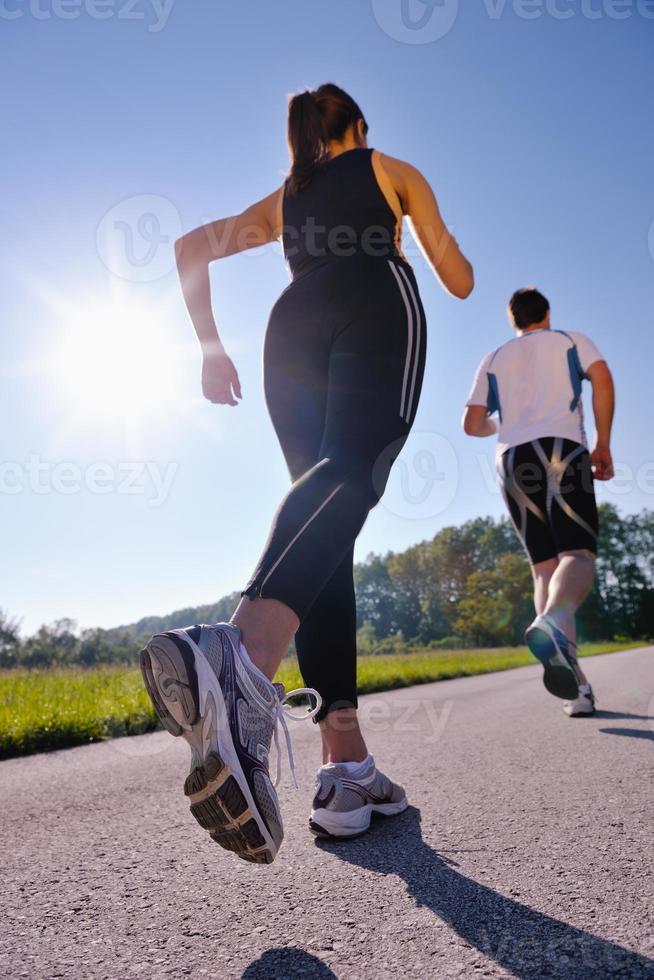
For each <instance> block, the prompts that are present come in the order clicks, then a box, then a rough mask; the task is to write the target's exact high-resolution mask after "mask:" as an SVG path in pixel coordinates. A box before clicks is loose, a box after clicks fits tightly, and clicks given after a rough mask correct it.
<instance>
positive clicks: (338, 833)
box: [309, 797, 409, 840]
mask: <svg viewBox="0 0 654 980" xmlns="http://www.w3.org/2000/svg"><path fill="white" fill-rule="evenodd" d="M408 805H409V801H408V800H407V799H406V797H405V798H404V799H403V800H400V802H399V803H379V804H370V803H369V804H367V805H366V806H362V807H361V808H360V809H359V810H353V811H352V813H361V814H362V816H363V820H362V822H361V825H360V826H354V825H352V824H351V825H350V826H347V825H346V824H341V826H340V827H339V825H338V819H337V818H338V817H339V814H338V813H337V812H336V811H333V810H314V811H313V813H312V814H311V816H310V817H309V830H310V831H311V833H312V834H314V835H315V836H316V837H329V838H331V839H332V840H352V838H354V837H360V836H361V835H362V834H365V833H367V832H368V831H369V830H370V824H371V821H372V818H373V816H380V817H395V816H397V814H398V813H403V812H404V810H406V808H407V807H408ZM330 825H331V826H330Z"/></svg>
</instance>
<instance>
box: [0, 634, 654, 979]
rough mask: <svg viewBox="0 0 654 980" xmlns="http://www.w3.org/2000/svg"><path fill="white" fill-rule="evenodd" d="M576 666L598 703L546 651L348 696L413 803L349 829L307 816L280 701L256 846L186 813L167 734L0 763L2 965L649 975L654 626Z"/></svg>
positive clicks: (163, 972) (126, 974) (85, 973)
mask: <svg viewBox="0 0 654 980" xmlns="http://www.w3.org/2000/svg"><path fill="white" fill-rule="evenodd" d="M586 666H587V669H588V672H589V674H590V676H591V679H592V681H593V682H594V685H595V688H596V692H597V694H598V696H599V701H600V708H601V710H600V711H599V712H598V714H597V715H596V717H594V718H592V719H568V718H566V717H565V715H563V713H562V711H561V709H560V703H559V702H558V701H556V700H555V699H554V698H551V697H550V696H549V695H547V694H546V692H545V690H544V688H543V687H542V684H541V681H540V676H541V670H540V667H538V666H534V667H526V668H522V669H520V670H514V671H509V672H507V673H501V674H492V675H486V676H483V677H474V678H464V679H460V680H454V681H448V682H445V683H440V684H430V685H426V686H423V687H414V688H408V689H406V690H403V691H394V692H389V693H387V694H380V695H372V696H369V697H366V698H364V699H363V700H362V711H363V714H364V716H365V718H367V721H368V727H369V732H370V738H369V741H370V745H371V748H372V750H373V751H374V753H375V756H376V758H377V762H378V765H379V766H380V768H382V769H384V770H386V771H388V772H389V773H390V774H392V775H393V776H394V777H395V778H396V779H399V780H402V781H403V782H404V784H405V786H406V788H407V792H408V796H409V800H410V802H411V803H412V806H411V807H410V808H409V810H408V811H406V813H404V814H402V815H401V816H399V817H395V818H392V819H390V820H388V821H381V822H379V823H377V824H376V825H375V828H374V830H373V832H372V833H370V834H369V835H367V836H366V837H362V838H359V839H358V840H356V841H351V842H347V843H340V844H331V843H330V844H318V843H317V842H316V841H315V840H314V838H313V837H312V836H311V835H310V834H309V832H308V830H307V816H308V812H309V806H310V799H311V795H312V784H313V770H314V767H315V766H316V765H317V763H318V740H317V733H316V730H315V726H314V725H313V724H312V723H311V722H307V723H304V724H294V725H293V728H292V733H293V734H294V736H295V739H294V744H295V751H296V757H297V763H298V778H299V781H300V785H301V789H300V790H299V791H296V790H294V789H293V788H292V786H291V784H290V779H289V776H288V772H287V770H285V776H284V780H283V786H282V789H281V793H280V795H281V799H282V804H283V807H284V815H285V822H286V840H285V842H284V845H283V847H282V850H281V852H280V854H279V857H278V858H277V860H276V862H275V863H274V864H273V865H271V866H269V867H259V866H253V865H248V864H246V863H244V862H241V861H239V860H238V859H237V858H235V857H233V856H232V855H230V854H227V853H226V852H224V851H223V850H221V849H220V848H219V847H217V846H216V845H215V844H213V843H212V842H211V840H210V838H209V837H208V835H207V834H205V833H204V832H203V831H201V829H200V828H199V827H198V826H197V824H196V823H195V822H194V821H193V820H192V818H191V817H190V815H189V814H188V812H187V809H186V802H185V799H184V797H183V795H182V793H181V785H182V781H183V778H184V776H185V773H186V769H187V757H188V749H187V747H186V745H185V744H184V743H183V742H182V741H181V740H175V739H173V738H171V737H170V736H169V735H167V734H165V733H156V734H153V735H145V736H141V737H137V738H130V739H117V740H115V741H112V742H106V743H103V744H99V745H90V746H87V747H83V748H78V749H70V750H68V751H64V752H56V753H52V754H48V755H39V756H33V757H31V758H28V759H22V760H21V759H16V760H10V761H7V762H3V763H2V764H0V792H1V796H0V801H1V802H0V814H1V820H2V824H1V831H0V843H1V846H2V865H3V871H2V888H1V889H0V916H1V918H0V929H1V930H2V936H1V942H0V976H2V977H3V978H14V977H25V978H30V980H33V978H55V977H56V978H60V977H61V978H72V977H75V978H84V980H86V978H101V977H103V978H120V980H131V978H159V977H162V978H169V977H174V978H176V977H184V976H192V977H208V978H213V980H223V978H228V980H231V978H240V977H244V978H261V977H275V978H277V977H279V978H286V977H316V978H329V977H338V978H340V980H343V978H347V980H355V978H366V980H367V978H371V980H372V978H375V980H377V978H382V977H392V978H395V977H402V978H408V977H411V978H413V977H419V978H423V977H437V978H438V977H465V978H468V977H525V978H526V977H561V978H566V980H569V978H582V977H583V978H594V980H595V978H600V980H603V978H606V977H639V978H640V977H654V940H653V938H652V933H653V929H652V922H653V919H654V902H653V898H654V875H653V873H652V870H653V869H652V860H651V859H652V851H653V849H654V848H653V830H654V826H653V825H654V819H653V818H654V806H653V800H652V796H653V793H652V786H653V781H652V776H653V774H654V648H651V647H650V648H647V649H640V650H636V651H629V652H625V653H621V654H616V655H611V656H604V657H597V658H594V659H592V660H589V661H586Z"/></svg>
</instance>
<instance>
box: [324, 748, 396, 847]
mask: <svg viewBox="0 0 654 980" xmlns="http://www.w3.org/2000/svg"><path fill="white" fill-rule="evenodd" d="M368 759H369V760H370V762H369V765H368V767H367V769H366V770H365V771H364V772H363V774H362V775H361V776H357V778H356V779H354V778H353V777H352V776H351V775H350V772H351V770H350V769H349V767H348V766H347V765H344V764H342V763H329V764H328V765H325V766H322V767H321V768H320V769H319V770H318V775H317V776H316V787H315V796H314V798H313V807H312V810H311V817H310V818H309V828H310V830H311V831H312V832H313V833H314V834H315V835H316V836H317V837H340V838H345V837H357V836H358V835H359V834H362V833H364V832H365V831H366V830H368V829H369V827H370V821H371V819H372V815H373V813H379V814H382V815H383V816H386V817H390V816H393V815H394V814H396V813H401V812H402V811H403V810H406V808H407V806H408V802H407V798H406V794H405V792H404V790H403V789H402V787H401V786H398V785H397V783H393V782H391V780H390V779H389V778H388V777H387V776H384V775H383V773H381V772H378V771H377V769H376V768H375V760H374V759H373V758H372V756H368Z"/></svg>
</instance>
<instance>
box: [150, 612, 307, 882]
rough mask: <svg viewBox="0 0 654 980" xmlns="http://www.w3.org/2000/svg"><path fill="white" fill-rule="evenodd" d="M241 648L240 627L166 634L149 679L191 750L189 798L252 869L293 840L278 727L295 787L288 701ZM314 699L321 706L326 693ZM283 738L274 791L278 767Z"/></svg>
mask: <svg viewBox="0 0 654 980" xmlns="http://www.w3.org/2000/svg"><path fill="white" fill-rule="evenodd" d="M240 640H241V633H240V630H239V629H238V627H236V626H234V625H233V624H232V623H216V624H215V625H213V626H207V625H197V626H191V627H188V628H187V629H176V630H168V631H167V632H166V633H157V634H156V635H155V636H153V637H152V639H151V640H150V642H149V643H147V644H146V646H145V648H144V650H143V651H142V652H141V671H142V674H143V680H144V682H145V687H146V689H147V692H148V694H149V695H150V699H151V701H152V703H153V705H154V708H155V711H156V712H157V714H158V715H159V718H160V719H161V721H162V722H163V725H164V727H165V728H166V729H167V730H168V731H169V732H170V734H171V735H181V736H182V737H183V738H184V739H186V741H187V742H188V744H189V745H190V747H191V771H190V773H189V775H188V776H187V778H186V782H185V784H184V793H185V794H186V796H187V797H188V799H189V802H190V804H191V813H192V814H193V816H194V817H195V819H196V820H197V822H198V823H199V824H200V826H201V827H203V828H204V829H205V830H207V831H209V834H210V836H211V838H212V839H213V840H214V841H215V842H216V843H217V844H220V846H221V847H224V848H225V849H226V850H228V851H233V852H234V853H235V854H237V855H238V857H240V858H243V860H245V861H251V862H253V863H255V864H270V863H271V862H272V861H273V860H274V858H275V855H276V854H277V851H278V850H279V846H280V844H281V842H282V838H283V836H284V830H283V824H282V816H281V813H280V810H279V801H278V799H277V793H276V791H275V787H276V785H277V782H278V781H279V775H280V770H279V767H280V760H279V745H278V736H277V726H278V723H279V724H280V725H281V727H282V728H283V730H284V734H285V735H286V742H287V747H288V753H289V761H290V763H291V773H292V775H293V780H294V781H295V773H294V766H293V756H292V753H291V743H290V738H289V735H288V730H287V728H286V722H285V720H284V713H283V712H284V709H285V704H284V702H285V698H286V695H284V692H283V688H282V687H281V685H277V684H271V683H270V681H269V680H268V678H267V677H265V676H264V675H263V674H262V673H261V671H260V670H259V669H258V668H257V667H256V666H255V665H254V664H253V663H252V661H251V660H250V658H249V657H248V656H247V653H246V651H245V648H244V647H243V646H242V644H241V642H240ZM305 691H306V689H304V688H302V689H300V691H295V692H290V693H289V695H288V696H289V697H290V696H291V694H294V693H295V694H299V693H304V692H305ZM308 693H311V694H312V695H315V698H316V701H317V704H318V705H320V696H319V695H318V693H317V692H316V691H310V692H308ZM317 710H318V707H316V708H314V710H313V711H312V712H310V713H309V714H308V715H306V716H305V717H311V716H312V715H313V714H315V713H316V711H317ZM291 717H294V716H293V715H291ZM273 738H274V740H275V744H276V747H277V779H276V780H275V783H274V784H273V783H272V782H271V780H270V773H269V763H268V754H269V751H270V744H271V742H272V741H273Z"/></svg>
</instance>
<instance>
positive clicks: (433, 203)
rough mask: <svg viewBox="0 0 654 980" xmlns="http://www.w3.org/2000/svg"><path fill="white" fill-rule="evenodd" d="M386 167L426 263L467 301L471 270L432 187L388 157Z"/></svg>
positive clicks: (410, 168) (407, 165)
mask: <svg viewBox="0 0 654 980" xmlns="http://www.w3.org/2000/svg"><path fill="white" fill-rule="evenodd" d="M383 163H384V167H385V169H386V171H387V172H388V174H389V176H390V178H391V181H392V183H393V186H394V187H395V190H396V192H397V195H398V197H399V198H400V202H401V204H402V211H403V213H404V214H406V215H407V218H408V223H409V227H410V228H411V231H412V233H413V235H414V237H415V239H416V241H417V242H418V244H419V246H420V248H421V250H422V253H423V255H424V256H425V258H426V259H427V262H428V263H429V265H430V266H431V267H432V269H433V270H434V273H435V274H436V276H437V277H438V279H439V280H440V282H441V284H442V286H443V287H444V288H445V289H446V290H447V291H448V292H449V293H451V294H452V295H453V296H457V297H458V298H459V299H466V297H467V296H469V295H470V293H471V292H472V290H473V287H474V284H475V280H474V275H473V271H472V266H471V265H470V263H469V262H468V260H467V259H466V257H465V255H463V253H462V252H461V250H460V249H459V246H458V244H457V241H456V239H455V238H454V236H453V235H451V234H450V233H449V231H448V230H447V228H446V226H445V222H444V221H443V218H442V217H441V213H440V210H439V207H438V202H437V200H436V196H435V194H434V192H433V190H432V189H431V187H430V185H429V183H428V182H427V180H426V179H425V178H424V177H423V175H422V174H421V173H420V171H419V170H417V169H416V167H413V166H412V165H411V164H410V163H405V162H404V161H402V160H397V159H395V158H394V157H389V156H386V154H383Z"/></svg>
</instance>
